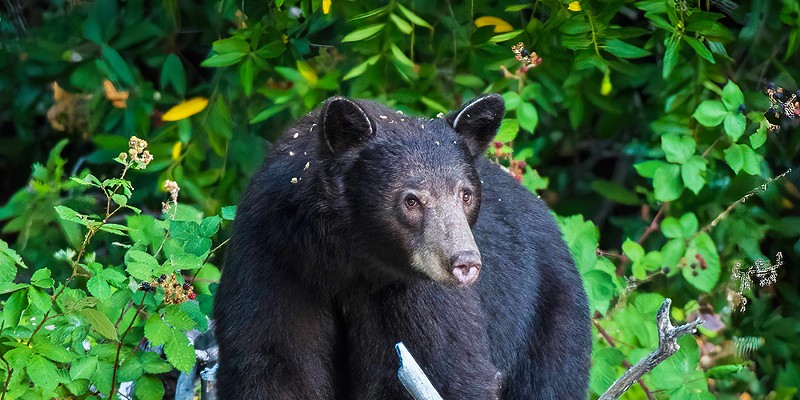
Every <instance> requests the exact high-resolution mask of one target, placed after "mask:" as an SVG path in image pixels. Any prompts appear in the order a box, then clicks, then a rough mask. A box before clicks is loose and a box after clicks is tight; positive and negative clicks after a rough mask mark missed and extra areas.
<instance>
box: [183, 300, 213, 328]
mask: <svg viewBox="0 0 800 400" xmlns="http://www.w3.org/2000/svg"><path fill="white" fill-rule="evenodd" d="M180 306H181V310H183V312H185V313H186V315H188V316H189V318H191V319H192V321H194V323H195V328H196V329H198V330H199V331H200V332H205V331H206V330H208V318H207V317H206V315H205V314H203V311H202V310H200V304H199V303H198V302H196V301H184V302H183V303H181V305H180Z"/></svg>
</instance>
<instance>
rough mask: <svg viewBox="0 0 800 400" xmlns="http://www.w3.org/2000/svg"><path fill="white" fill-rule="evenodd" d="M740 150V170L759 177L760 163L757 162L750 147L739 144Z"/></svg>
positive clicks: (756, 156)
mask: <svg viewBox="0 0 800 400" xmlns="http://www.w3.org/2000/svg"><path fill="white" fill-rule="evenodd" d="M739 147H740V148H741V149H742V161H743V162H742V170H744V172H747V173H748V174H750V175H759V174H760V173H761V162H760V161H759V160H758V155H756V152H755V151H753V149H751V148H750V146H748V145H746V144H740V145H739Z"/></svg>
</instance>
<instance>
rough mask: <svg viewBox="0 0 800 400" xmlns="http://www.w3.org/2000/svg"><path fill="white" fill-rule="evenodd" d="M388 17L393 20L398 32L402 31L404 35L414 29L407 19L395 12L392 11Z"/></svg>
mask: <svg viewBox="0 0 800 400" xmlns="http://www.w3.org/2000/svg"><path fill="white" fill-rule="evenodd" d="M389 19H391V20H392V22H394V25H395V26H396V27H397V29H399V30H400V32H403V33H405V34H406V35H410V34H411V32H412V31H413V30H414V28H412V27H411V24H409V23H408V21H406V20H404V19H402V18H400V17H398V16H397V14H394V13H392V14H389Z"/></svg>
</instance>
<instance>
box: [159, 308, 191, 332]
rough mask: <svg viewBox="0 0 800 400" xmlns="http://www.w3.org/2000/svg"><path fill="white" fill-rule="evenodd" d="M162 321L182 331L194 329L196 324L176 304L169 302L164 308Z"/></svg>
mask: <svg viewBox="0 0 800 400" xmlns="http://www.w3.org/2000/svg"><path fill="white" fill-rule="evenodd" d="M164 322H166V323H167V324H168V325H170V326H172V327H173V328H176V329H180V330H182V331H188V330H191V329H194V327H195V325H196V324H195V322H194V321H193V320H192V318H191V317H189V315H188V314H186V312H185V311H183V309H182V308H181V306H180V305H178V304H170V305H168V306H167V307H166V308H165V309H164Z"/></svg>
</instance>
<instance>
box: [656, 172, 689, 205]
mask: <svg viewBox="0 0 800 400" xmlns="http://www.w3.org/2000/svg"><path fill="white" fill-rule="evenodd" d="M653 189H654V194H655V197H656V199H657V200H660V201H673V200H676V199H677V198H678V197H680V196H681V192H683V182H681V169H680V167H679V166H678V165H675V164H667V165H666V166H664V167H663V168H660V169H658V170H656V172H655V174H654V175H653Z"/></svg>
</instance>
